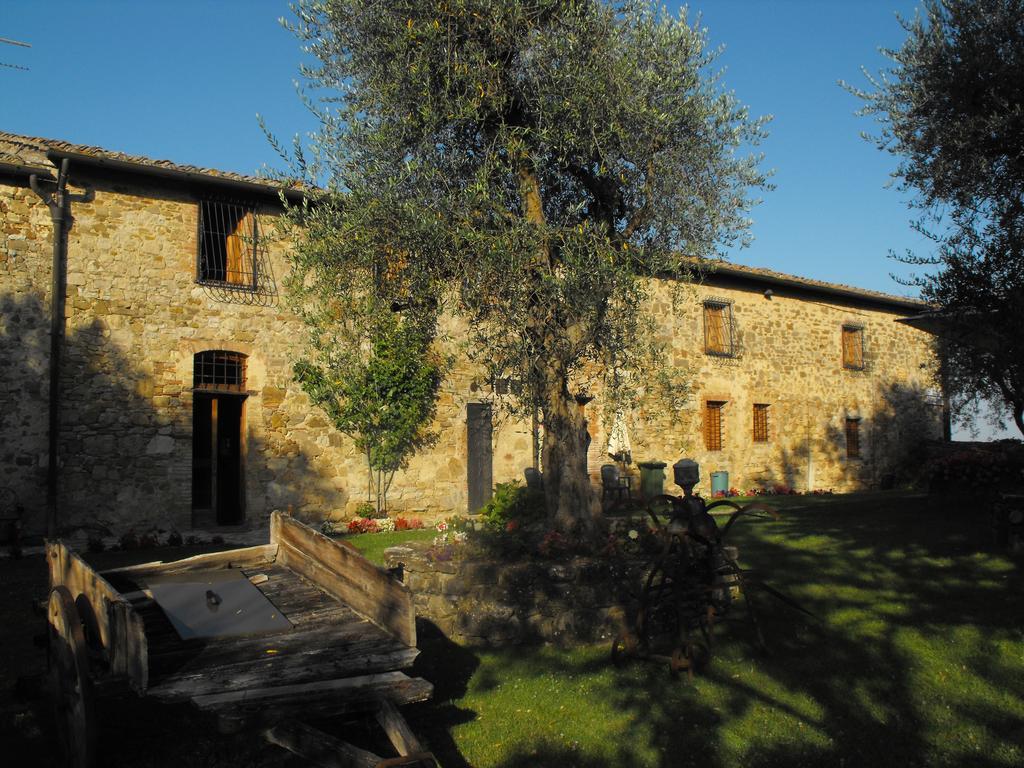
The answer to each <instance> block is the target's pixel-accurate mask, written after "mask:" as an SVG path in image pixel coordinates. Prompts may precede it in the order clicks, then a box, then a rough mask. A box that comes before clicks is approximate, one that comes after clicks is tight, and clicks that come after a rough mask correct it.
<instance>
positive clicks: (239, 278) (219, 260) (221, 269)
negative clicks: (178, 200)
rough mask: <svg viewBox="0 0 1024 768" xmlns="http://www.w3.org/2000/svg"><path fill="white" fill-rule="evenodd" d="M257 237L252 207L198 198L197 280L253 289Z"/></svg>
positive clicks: (254, 285)
mask: <svg viewBox="0 0 1024 768" xmlns="http://www.w3.org/2000/svg"><path fill="white" fill-rule="evenodd" d="M258 239H259V226H258V222H257V216H256V211H255V209H254V208H253V207H252V206H248V205H243V204H239V203H230V202H224V201H220V200H203V201H201V202H200V203H199V264H198V280H199V282H201V283H215V284H218V285H223V286H228V287H232V288H239V289H246V290H253V289H254V288H255V287H256V263H257V260H256V254H257V247H258Z"/></svg>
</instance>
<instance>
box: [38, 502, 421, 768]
mask: <svg viewBox="0 0 1024 768" xmlns="http://www.w3.org/2000/svg"><path fill="white" fill-rule="evenodd" d="M46 557H47V563H48V565H49V570H50V587H51V590H50V595H49V603H48V609H47V616H48V620H49V629H50V631H49V648H50V650H49V653H50V665H49V666H50V676H51V683H52V685H51V688H52V690H53V691H54V702H55V712H56V715H57V721H58V731H59V733H60V734H61V739H62V742H63V746H64V748H65V753H66V754H67V755H68V759H69V764H70V765H73V766H76V768H77V767H79V766H81V767H82V768H85V767H86V766H90V765H92V764H93V762H94V761H95V756H96V724H95V717H96V714H95V707H94V702H95V697H96V696H97V695H99V694H100V693H101V692H102V691H103V690H104V689H106V688H108V687H117V686H118V685H120V684H127V686H129V687H130V689H131V690H132V691H134V692H135V693H136V694H138V695H140V696H141V695H145V696H147V697H153V698H155V699H158V700H162V701H167V702H180V701H191V702H192V703H193V704H194V705H196V706H197V707H199V709H201V710H206V711H210V712H213V713H216V714H217V715H218V716H219V717H220V718H221V719H222V722H230V723H245V724H258V725H260V726H261V727H262V728H264V729H265V730H264V731H263V733H264V736H265V737H266V738H267V739H268V740H269V741H271V742H272V743H275V744H278V745H280V746H282V747H284V748H286V749H288V750H290V751H292V752H295V753H296V754H299V755H301V756H303V757H306V758H307V759H309V760H311V761H313V762H314V763H315V764H316V765H325V766H360V767H361V768H362V767H367V768H368V767H369V766H395V765H422V766H430V765H434V764H435V762H434V759H433V757H432V756H431V755H430V754H429V753H427V752H425V751H424V750H423V748H422V747H421V746H420V744H419V742H418V741H417V739H416V737H415V736H414V735H413V733H412V731H411V730H410V728H409V727H408V725H407V724H406V722H405V720H404V719H403V718H402V716H401V714H400V713H399V711H398V709H397V707H398V706H400V705H402V704H408V703H411V702H417V701H424V700H426V699H428V698H430V696H431V694H432V691H433V687H432V685H431V684H430V683H429V682H427V681H426V680H423V679H421V678H416V677H409V676H408V675H406V674H405V673H403V672H402V671H401V670H403V669H406V668H408V667H410V666H411V665H412V663H413V660H414V659H415V658H416V656H417V655H418V653H419V651H418V649H417V648H416V625H415V613H414V610H413V607H412V599H411V596H410V594H409V591H408V588H407V587H406V586H405V585H404V584H402V583H401V582H400V581H398V580H397V579H395V578H394V577H393V576H391V575H390V574H389V573H388V572H387V571H384V570H382V569H380V568H378V567H376V566H374V565H373V564H372V563H370V562H369V561H367V560H366V559H365V558H363V557H362V555H360V554H359V552H357V551H356V550H355V549H354V548H352V547H351V546H349V545H347V544H344V543H342V542H338V541H335V540H333V539H330V538H328V537H326V536H324V535H322V534H320V533H319V532H317V531H314V530H313V529H311V528H309V527H308V526H305V525H303V524H302V523H299V522H298V521H296V520H294V519H293V518H292V517H290V516H289V515H282V514H280V513H276V512H275V513H274V514H273V516H272V519H271V526H270V543H269V544H266V545H262V546H256V547H247V548H244V549H233V550H229V551H225V552H216V553H213V554H207V555H198V556H196V557H190V558H187V559H183V560H176V561H171V562H154V563H146V564H143V565H135V566H131V567H128V568H118V569H115V570H110V571H105V572H102V573H99V572H97V571H95V570H94V569H93V568H91V567H90V566H89V565H88V564H87V563H85V561H83V560H82V559H81V558H80V557H79V556H78V555H77V554H75V553H74V552H73V551H72V550H71V549H69V548H68V547H67V546H65V545H64V544H63V543H62V542H60V541H56V542H48V543H47V545H46ZM224 569H238V570H236V571H234V572H232V573H230V574H227V573H225V572H224ZM238 571H240V572H241V575H239V573H238ZM192 576H196V577H202V578H207V577H210V578H223V577H225V576H231V577H232V578H239V579H240V578H242V577H245V578H246V579H247V581H248V583H250V584H253V585H254V586H255V587H256V588H257V589H258V590H259V591H260V592H261V593H262V594H263V595H265V596H266V598H267V599H268V600H269V601H270V603H271V604H272V606H271V607H272V608H274V609H276V611H279V612H280V614H282V615H283V616H284V617H286V618H287V622H286V623H290V624H291V627H290V628H288V629H286V630H279V631H273V632H269V633H267V632H262V633H258V634H244V635H237V634H235V635H231V636H216V637H200V638H194V637H190V638H189V639H183V635H182V634H181V632H180V631H179V630H176V628H175V626H176V625H172V623H171V620H170V619H169V618H168V617H169V615H172V614H170V613H167V612H165V610H164V609H162V608H161V606H160V604H158V602H157V601H156V600H154V598H153V589H150V586H151V585H155V584H156V583H157V582H158V581H161V580H167V579H168V578H170V579H174V578H183V579H185V580H188V579H189V578H191V577H192ZM154 588H155V587H154ZM246 589H248V587H246ZM207 595H208V596H210V601H211V610H214V609H216V608H217V605H216V604H215V602H214V597H215V595H214V594H213V593H212V592H207ZM258 599H260V600H262V598H258ZM186 636H187V635H186ZM359 712H365V713H366V714H372V715H373V716H375V717H376V718H377V720H378V721H379V723H380V724H381V726H382V727H383V729H384V732H385V733H386V734H387V736H388V738H389V740H390V741H391V743H392V744H393V745H394V747H395V750H396V751H397V753H398V755H399V757H397V758H394V757H393V758H381V757H379V756H378V755H375V754H373V753H371V752H369V751H366V750H363V749H360V748H357V747H355V746H353V745H351V744H348V743H347V742H344V741H341V740H338V739H334V738H332V737H329V736H328V735H326V734H324V733H322V732H320V731H318V730H316V729H314V728H311V727H310V726H308V725H305V724H303V723H301V722H299V721H297V720H296V719H295V717H296V716H298V715H300V714H309V715H316V716H324V715H333V714H343V713H346V714H347V713H359Z"/></svg>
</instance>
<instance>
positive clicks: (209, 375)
mask: <svg viewBox="0 0 1024 768" xmlns="http://www.w3.org/2000/svg"><path fill="white" fill-rule="evenodd" d="M245 359H246V358H245V355H243V354H242V353H241V352H227V351H225V350H222V349H212V350H208V351H206V352H197V353H196V355H195V357H194V359H193V371H192V387H193V388H194V389H197V390H202V391H205V392H245Z"/></svg>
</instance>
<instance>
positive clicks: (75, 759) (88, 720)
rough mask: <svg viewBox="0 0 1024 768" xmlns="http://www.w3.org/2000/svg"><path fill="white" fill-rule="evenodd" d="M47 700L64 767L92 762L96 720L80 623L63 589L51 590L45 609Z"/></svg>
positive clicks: (85, 767) (85, 766) (80, 767)
mask: <svg viewBox="0 0 1024 768" xmlns="http://www.w3.org/2000/svg"><path fill="white" fill-rule="evenodd" d="M46 615H47V620H48V621H49V645H48V661H49V677H50V697H51V702H52V704H53V715H54V720H55V723H56V727H57V737H58V739H59V741H60V746H61V749H62V751H63V753H64V764H65V765H67V766H70V767H71V768H91V766H93V765H94V764H95V762H96V716H95V704H94V693H93V687H92V680H91V679H90V677H89V652H88V647H87V645H86V641H85V633H84V632H83V630H82V621H81V618H80V617H79V615H78V610H77V609H76V608H75V601H74V598H72V597H71V593H70V592H69V591H68V589H67V587H65V586H63V585H61V586H57V587H54V588H53V590H52V591H51V592H50V600H49V604H48V606H47V612H46Z"/></svg>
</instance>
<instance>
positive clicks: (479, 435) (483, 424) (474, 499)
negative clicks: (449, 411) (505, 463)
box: [466, 403, 494, 514]
mask: <svg viewBox="0 0 1024 768" xmlns="http://www.w3.org/2000/svg"><path fill="white" fill-rule="evenodd" d="M491 440H492V425H491V405H490V403H469V404H468V405H467V406H466V454H467V455H466V471H467V475H468V483H469V512H470V514H474V513H476V512H478V511H479V510H480V507H482V506H483V505H484V504H486V503H487V500H488V499H490V498H491V488H492V486H493V483H494V479H493V474H492V459H493V449H492V443H491Z"/></svg>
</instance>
